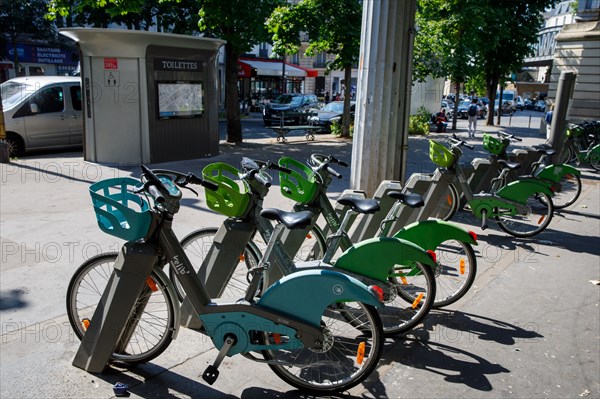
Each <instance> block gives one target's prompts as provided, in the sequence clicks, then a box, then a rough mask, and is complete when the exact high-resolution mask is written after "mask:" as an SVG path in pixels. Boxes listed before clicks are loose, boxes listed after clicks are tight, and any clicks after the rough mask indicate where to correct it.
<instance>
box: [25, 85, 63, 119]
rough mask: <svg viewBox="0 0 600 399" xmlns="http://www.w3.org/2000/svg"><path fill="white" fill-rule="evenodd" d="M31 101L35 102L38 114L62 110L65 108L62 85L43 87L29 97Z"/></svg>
mask: <svg viewBox="0 0 600 399" xmlns="http://www.w3.org/2000/svg"><path fill="white" fill-rule="evenodd" d="M31 103H34V104H37V106H38V109H39V113H40V114H48V113H51V112H62V111H64V109H65V101H64V93H63V89H62V87H49V88H47V89H44V90H42V91H40V93H39V94H37V95H36V96H35V97H33V98H32V99H31Z"/></svg>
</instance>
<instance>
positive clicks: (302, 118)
mask: <svg viewBox="0 0 600 399" xmlns="http://www.w3.org/2000/svg"><path fill="white" fill-rule="evenodd" d="M318 107H319V99H318V98H317V96H316V95H314V94H299V93H290V94H281V95H280V96H279V97H277V98H276V99H275V100H273V101H271V102H270V103H268V104H266V105H265V108H264V109H263V121H264V123H265V126H271V124H273V123H282V122H283V124H297V125H298V124H301V123H303V122H306V119H307V117H308V115H300V114H302V113H306V112H307V111H308V110H309V109H311V108H318ZM282 114H283V120H282Z"/></svg>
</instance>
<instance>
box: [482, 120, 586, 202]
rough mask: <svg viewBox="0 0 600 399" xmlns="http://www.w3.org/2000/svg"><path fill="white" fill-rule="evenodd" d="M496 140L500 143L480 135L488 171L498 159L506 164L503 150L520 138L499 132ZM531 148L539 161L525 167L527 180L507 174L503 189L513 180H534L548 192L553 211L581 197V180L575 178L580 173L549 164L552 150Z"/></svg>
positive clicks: (505, 154)
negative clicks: (489, 162)
mask: <svg viewBox="0 0 600 399" xmlns="http://www.w3.org/2000/svg"><path fill="white" fill-rule="evenodd" d="M498 137H499V138H500V139H496V138H494V137H492V136H490V135H488V134H487V133H484V135H483V148H485V150H486V151H488V152H489V153H490V160H491V165H490V167H491V168H492V167H493V168H497V167H498V166H497V161H498V160H499V159H504V160H506V161H509V160H510V158H509V156H508V154H507V153H506V149H507V148H508V146H509V145H510V143H511V141H522V139H521V138H519V137H516V136H515V135H513V134H507V133H502V132H499V133H498ZM533 148H534V149H535V150H536V152H537V153H539V154H540V158H539V159H538V160H537V161H535V162H533V163H532V164H531V166H530V167H529V169H530V171H531V172H530V174H529V175H527V176H517V175H516V173H515V171H514V170H511V171H510V172H508V173H506V174H505V175H504V179H503V180H502V185H503V186H505V185H506V184H508V183H509V182H511V181H515V180H517V179H520V180H525V179H535V180H538V181H542V182H544V183H546V184H547V185H548V188H550V190H551V191H552V193H553V195H552V203H553V205H554V209H563V208H566V207H568V206H570V205H572V204H573V203H575V201H577V199H578V198H579V195H580V194H581V178H580V177H579V176H580V175H581V172H580V171H579V170H577V169H576V168H574V167H572V166H570V165H567V164H553V163H550V159H551V157H552V155H554V153H555V151H554V150H553V149H551V148H546V147H544V146H535V147H533Z"/></svg>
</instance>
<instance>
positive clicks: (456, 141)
mask: <svg viewBox="0 0 600 399" xmlns="http://www.w3.org/2000/svg"><path fill="white" fill-rule="evenodd" d="M448 141H449V142H450V144H452V145H455V146H457V147H462V146H464V147H467V148H468V149H470V150H472V149H474V148H475V146H473V145H471V144H467V142H466V141H464V140H461V139H459V138H458V137H457V136H456V134H455V133H452V137H450V138H448Z"/></svg>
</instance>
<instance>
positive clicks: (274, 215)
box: [260, 208, 313, 230]
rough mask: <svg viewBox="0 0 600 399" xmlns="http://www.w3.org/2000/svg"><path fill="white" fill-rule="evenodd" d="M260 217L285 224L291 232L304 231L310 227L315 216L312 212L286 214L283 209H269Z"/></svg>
mask: <svg viewBox="0 0 600 399" xmlns="http://www.w3.org/2000/svg"><path fill="white" fill-rule="evenodd" d="M260 216H262V217H264V218H267V219H269V220H276V221H277V222H279V223H283V225H284V226H285V227H287V228H288V229H290V230H293V229H303V228H305V227H307V226H309V225H310V223H311V219H312V217H313V214H312V212H311V211H301V212H285V211H282V210H281V209H275V208H267V209H263V210H262V211H261V212H260Z"/></svg>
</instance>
